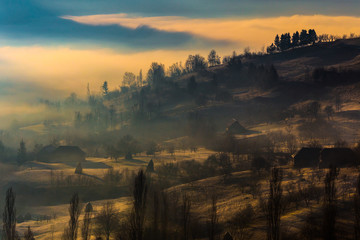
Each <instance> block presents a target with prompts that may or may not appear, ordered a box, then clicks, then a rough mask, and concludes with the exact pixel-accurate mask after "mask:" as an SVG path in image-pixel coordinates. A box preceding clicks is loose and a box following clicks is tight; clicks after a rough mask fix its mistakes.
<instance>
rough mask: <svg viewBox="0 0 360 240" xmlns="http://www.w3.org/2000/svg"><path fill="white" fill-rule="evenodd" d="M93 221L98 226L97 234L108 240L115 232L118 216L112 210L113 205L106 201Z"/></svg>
mask: <svg viewBox="0 0 360 240" xmlns="http://www.w3.org/2000/svg"><path fill="white" fill-rule="evenodd" d="M95 221H96V224H97V226H98V229H97V232H98V233H99V234H101V235H104V236H105V239H106V240H109V239H110V236H111V234H112V233H113V232H114V231H115V230H116V227H117V224H118V221H119V216H118V213H117V212H116V210H115V209H114V204H113V203H112V202H110V201H107V202H106V203H105V204H104V205H103V207H102V209H101V211H100V212H99V214H98V215H97V216H96V218H95Z"/></svg>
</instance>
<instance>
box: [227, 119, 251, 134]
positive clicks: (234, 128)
mask: <svg viewBox="0 0 360 240" xmlns="http://www.w3.org/2000/svg"><path fill="white" fill-rule="evenodd" d="M226 131H227V132H231V133H234V134H244V133H247V132H248V130H247V129H246V128H245V127H244V126H242V125H241V124H240V123H239V122H238V121H237V120H234V121H233V123H231V124H230V125H229V126H228V127H227V129H226Z"/></svg>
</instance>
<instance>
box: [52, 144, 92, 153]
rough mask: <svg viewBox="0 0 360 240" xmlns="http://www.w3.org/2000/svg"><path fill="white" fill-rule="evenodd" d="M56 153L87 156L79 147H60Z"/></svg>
mask: <svg viewBox="0 0 360 240" xmlns="http://www.w3.org/2000/svg"><path fill="white" fill-rule="evenodd" d="M54 152H55V153H75V154H81V155H85V152H84V151H83V150H81V149H80V148H79V147H78V146H59V147H58V148H57V149H56V150H55V151H54Z"/></svg>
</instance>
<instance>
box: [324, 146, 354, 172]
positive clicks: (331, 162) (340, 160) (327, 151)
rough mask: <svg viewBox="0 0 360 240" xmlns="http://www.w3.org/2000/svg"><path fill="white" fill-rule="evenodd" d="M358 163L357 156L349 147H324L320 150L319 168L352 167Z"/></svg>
mask: <svg viewBox="0 0 360 240" xmlns="http://www.w3.org/2000/svg"><path fill="white" fill-rule="evenodd" d="M358 164H359V162H358V157H357V155H356V154H355V152H354V151H353V150H351V149H350V148H324V149H323V150H322V151H321V157H320V165H319V167H320V168H328V167H330V166H335V167H354V166H357V165H358Z"/></svg>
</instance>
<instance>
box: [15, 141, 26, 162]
mask: <svg viewBox="0 0 360 240" xmlns="http://www.w3.org/2000/svg"><path fill="white" fill-rule="evenodd" d="M26 160H27V153H26V145H25V142H24V139H21V141H20V147H19V149H18V154H17V162H18V164H19V165H21V164H23V163H25V162H26Z"/></svg>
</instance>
